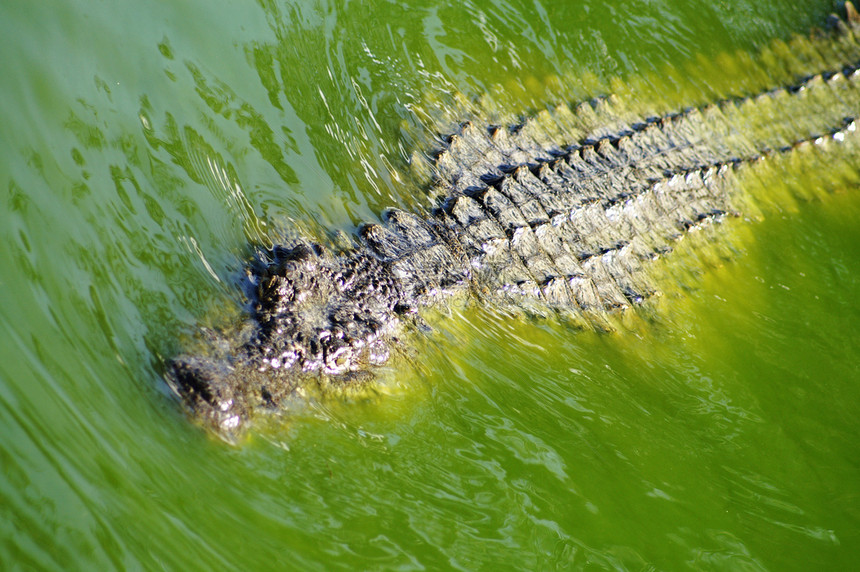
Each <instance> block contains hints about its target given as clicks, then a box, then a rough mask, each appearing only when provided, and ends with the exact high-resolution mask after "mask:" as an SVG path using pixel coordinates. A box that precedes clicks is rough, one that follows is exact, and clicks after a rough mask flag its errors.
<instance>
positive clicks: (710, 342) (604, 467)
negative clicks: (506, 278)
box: [0, 0, 860, 569]
mask: <svg viewBox="0 0 860 572" xmlns="http://www.w3.org/2000/svg"><path fill="white" fill-rule="evenodd" d="M829 9H830V6H829V4H827V3H821V2H818V1H814V0H808V1H804V2H801V3H788V2H779V1H777V2H770V3H767V4H765V5H761V4H760V3H750V2H741V3H734V4H733V5H732V6H722V5H720V4H717V5H701V4H700V3H693V2H686V1H681V0H677V1H673V2H670V1H661V2H649V3H636V2H621V3H619V2H590V1H586V2H566V1H564V2H561V1H559V2H551V1H548V0H547V1H542V2H532V1H530V0H529V1H519V0H504V1H503V0H493V1H491V2H484V3H480V4H479V3H475V2H465V3H447V4H446V3H442V2H436V1H430V0H421V1H411V2H408V3H403V2H397V3H395V2H375V3H356V2H324V1H302V2H299V1H297V2H288V1H280V2H279V1H261V2H258V3H257V4H256V5H253V6H252V5H248V4H241V5H240V4H238V3H233V2H205V3H203V2H188V3H173V2H163V1H159V0H148V1H144V2H136V3H115V4H113V5H110V6H93V5H90V4H89V3H88V4H84V3H79V2H75V1H74V0H66V1H63V2H54V3H44V4H42V3H31V2H16V1H13V2H6V3H4V4H3V6H2V8H0V32H2V34H0V37H2V38H3V39H2V40H0V42H2V44H0V45H2V47H3V48H4V49H3V53H4V54H6V55H5V57H4V78H5V81H4V90H3V94H2V95H0V131H2V133H3V137H2V138H0V150H2V154H0V156H2V157H3V159H2V160H0V185H2V189H3V191H2V193H0V201H2V202H0V205H2V208H0V239H2V244H3V247H2V248H0V437H2V439H0V443H2V445H0V466H2V467H3V471H2V477H0V515H2V518H0V539H2V540H0V562H2V563H3V564H4V567H5V568H9V569H116V568H144V569H155V568H169V569H212V568H214V567H220V568H237V569H271V568H273V567H278V568H283V567H290V568H300V569H306V568H318V569H321V568H326V569H327V568H330V567H341V568H345V567H350V568H384V569H389V568H395V567H402V568H422V567H425V568H431V569H435V568H439V569H447V568H464V569H474V568H483V567H489V566H492V565H493V564H497V565H499V566H502V567H505V568H529V569H543V568H551V567H562V568H584V567H587V566H592V567H598V568H618V569H627V568H631V569H642V568H645V567H653V568H658V569H682V568H690V569H703V568H705V569H737V568H748V569H796V568H808V567H809V566H808V563H815V564H817V565H819V566H821V567H824V568H830V569H846V568H848V567H850V565H851V564H853V563H856V561H857V559H858V543H857V534H856V531H857V530H858V529H860V527H858V524H860V523H858V506H860V497H858V493H857V492H856V491H857V490H858V489H857V486H856V484H857V482H858V477H860V475H858V473H857V468H856V466H855V463H853V461H852V460H853V459H855V458H856V453H857V447H856V435H857V429H858V427H857V420H856V411H857V410H858V405H860V403H858V401H860V397H858V395H860V394H858V392H857V389H856V387H855V385H856V384H855V383H853V382H854V381H855V380H856V379H857V378H858V367H857V365H856V364H857V363H860V360H858V355H857V352H858V349H857V348H858V347H860V343H858V342H860V331H858V326H857V325H858V324H860V319H858V318H860V316H858V309H857V305H856V299H857V295H858V292H860V283H858V276H860V274H858V271H857V270H858V267H860V259H858V258H857V251H856V248H855V245H856V243H857V240H858V236H857V229H856V224H855V223H856V220H857V218H858V215H860V212H858V201H857V198H856V194H855V193H853V190H850V189H849V190H844V191H843V192H840V193H837V194H836V195H834V196H829V197H826V198H824V199H819V200H817V201H816V202H814V203H813V204H803V203H802V202H801V203H799V204H798V205H796V206H795V207H792V208H790V209H786V210H785V212H784V213H782V212H779V211H776V212H775V214H773V215H771V216H769V217H768V220H767V221H766V222H764V223H759V224H757V225H747V226H744V227H743V228H740V229H738V237H740V238H739V240H738V244H734V243H733V244H732V245H730V246H731V247H730V248H728V247H727V251H726V253H721V254H719V255H718V256H715V257H714V259H713V260H712V261H710V262H708V261H706V264H705V266H706V267H707V268H708V271H707V272H704V273H702V275H701V276H699V277H698V282H697V283H696V284H693V285H690V286H689V287H686V289H684V290H683V293H684V295H683V296H677V297H676V296H667V297H666V298H667V299H665V300H662V301H660V302H659V303H660V304H662V306H661V307H660V308H658V310H660V311H659V312H657V313H656V317H654V316H651V315H643V316H639V317H635V318H633V319H630V320H627V321H626V322H623V323H622V324H621V326H622V327H619V328H618V331H617V332H615V333H611V334H595V333H590V332H578V331H576V330H575V329H574V328H572V327H570V326H569V325H567V324H562V323H558V321H557V320H555V319H547V320H534V319H529V318H524V317H522V316H511V315H508V314H506V313H504V312H503V311H501V310H500V309H493V308H481V307H467V308H462V309H456V310H454V311H453V312H452V315H451V316H446V317H443V319H440V320H437V321H435V322H434V324H433V325H434V328H435V330H434V332H433V333H432V334H431V335H429V336H417V339H416V341H415V343H416V347H415V348H413V349H408V348H407V349H404V351H403V356H402V358H403V359H402V360H401V361H400V362H399V365H398V367H397V368H394V369H391V370H390V371H389V372H388V373H387V375H389V377H390V385H389V386H387V388H386V391H384V392H383V394H381V395H379V396H378V397H376V398H367V399H363V400H357V401H355V402H339V403H315V404H312V405H311V406H309V407H308V408H306V409H304V410H301V411H299V412H297V413H296V415H295V417H294V418H292V419H291V420H290V421H289V422H288V423H286V424H285V425H284V426H281V427H278V428H273V429H272V430H271V431H263V432H260V433H258V434H255V435H254V436H252V438H251V439H250V441H249V442H248V443H246V444H244V446H242V447H237V448H229V447H226V446H225V445H223V444H222V443H220V442H214V441H212V440H211V439H209V438H208V437H207V436H206V435H205V434H203V433H202V432H200V431H198V430H197V428H195V427H193V426H192V425H190V424H189V423H188V422H187V421H186V419H184V417H183V416H182V414H181V411H180V408H179V406H178V404H177V403H175V402H174V401H173V399H172V398H171V397H170V396H169V395H168V392H167V391H166V389H165V387H164V384H163V382H162V381H161V372H162V367H163V363H164V360H166V359H168V358H169V356H170V355H172V354H173V353H174V352H175V351H176V349H177V347H179V345H180V344H181V343H182V340H183V339H184V338H185V337H187V336H190V335H192V334H193V333H195V332H196V331H197V329H198V328H199V327H201V326H202V325H209V324H211V323H213V322H216V323H217V322H218V321H219V320H223V319H225V317H226V318H227V319H229V317H230V316H232V315H234V314H235V313H236V312H237V311H239V310H240V309H241V307H242V304H243V300H242V297H241V292H240V291H239V289H238V288H237V287H236V281H237V278H238V276H239V275H240V274H241V268H242V265H243V263H244V260H245V259H246V258H247V257H248V256H249V255H250V253H251V252H252V251H253V248H254V247H256V246H259V245H265V244H268V243H269V242H270V241H273V240H277V239H278V238H279V237H280V236H281V234H282V233H289V232H296V231H297V229H298V231H300V232H303V233H308V234H312V235H316V236H323V235H325V234H326V233H332V232H334V231H337V230H346V231H350V230H352V228H354V225H356V224H357V223H359V222H361V221H366V220H373V219H374V218H375V217H377V216H378V215H379V213H380V212H381V209H382V208H384V207H387V206H390V205H400V206H407V207H414V206H416V205H418V204H426V198H427V195H426V193H424V189H423V188H421V187H419V186H416V185H415V180H414V178H413V176H412V174H411V173H410V172H409V169H408V166H407V162H408V160H409V159H410V157H411V155H412V153H413V152H419V153H420V152H426V151H428V150H430V148H431V147H432V142H433V140H434V139H435V138H437V137H439V136H443V134H444V133H443V132H444V126H445V125H451V124H454V123H456V122H458V121H462V120H463V113H468V112H469V110H473V111H474V110H483V111H482V113H483V112H484V111H486V110H491V111H492V112H493V113H496V114H497V115H496V117H497V118H498V119H499V120H504V121H508V120H510V121H511V122H514V121H517V120H518V119H519V118H520V117H521V114H522V113H524V112H528V111H532V110H535V109H538V108H540V107H541V106H542V105H546V104H547V101H545V100H546V98H552V97H555V98H557V99H564V100H567V99H576V97H578V96H580V95H583V94H587V93H589V89H593V88H594V86H599V85H606V84H607V82H608V81H609V80H610V79H611V78H612V77H614V76H621V77H622V78H625V80H624V81H625V82H626V78H633V77H639V76H642V77H644V76H647V75H648V74H649V73H652V74H659V73H661V72H662V70H664V69H665V66H666V65H667V64H669V63H674V64H678V65H679V69H685V68H684V67H683V66H684V65H687V66H690V64H689V63H688V62H689V61H690V59H691V58H696V57H697V56H698V54H703V58H704V61H712V60H713V58H712V57H711V56H713V55H714V54H716V53H719V52H721V51H724V50H733V49H735V47H741V48H750V47H753V46H756V45H761V44H763V43H764V42H765V41H766V40H767V39H769V38H772V37H786V36H787V35H788V34H789V33H791V32H797V31H802V30H806V29H808V28H809V26H811V25H812V24H814V23H820V22H823V21H824V16H825V14H826V13H827V11H828V10H829ZM721 61H725V60H721ZM688 75H689V74H688ZM560 77H561V78H570V77H574V78H580V81H579V82H578V83H576V82H574V83H573V84H570V85H565V84H564V83H563V82H559V81H554V80H553V79H552V78H560ZM673 77H675V79H676V80H677V81H679V82H683V81H684V78H685V75H684V74H677V76H673ZM673 81H674V80H673ZM622 84H624V82H621V83H618V82H616V85H622ZM561 87H564V89H561ZM691 89H700V90H702V91H701V93H710V92H709V91H707V90H708V89H711V90H714V89H716V88H714V87H713V86H711V87H710V88H709V87H708V86H707V85H704V84H703V85H699V84H696V85H695V86H694V87H693V88H691ZM560 90H561V91H563V92H564V93H560V92H559V91H560ZM667 97H668V96H667ZM808 176H809V180H810V181H813V182H814V181H815V180H817V179H816V178H815V176H814V174H809V175H808ZM801 180H802V181H806V179H805V178H803V179H801ZM796 184H802V183H796ZM810 184H812V183H810ZM779 206H780V205H776V207H779ZM783 215H784V216H783ZM753 227H754V228H753ZM680 254H681V255H682V256H683V253H680ZM725 259H730V260H731V261H730V262H729V263H728V264H726V263H725ZM699 262H701V261H699ZM667 308H668V310H667Z"/></svg>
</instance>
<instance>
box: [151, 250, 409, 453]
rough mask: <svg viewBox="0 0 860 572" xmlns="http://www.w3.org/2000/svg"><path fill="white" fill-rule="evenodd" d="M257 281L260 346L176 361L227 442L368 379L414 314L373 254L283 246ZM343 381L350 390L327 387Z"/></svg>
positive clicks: (200, 411)
mask: <svg viewBox="0 0 860 572" xmlns="http://www.w3.org/2000/svg"><path fill="white" fill-rule="evenodd" d="M250 279H251V299H252V306H253V307H252V315H253V318H254V320H253V322H254V323H255V324H256V325H255V330H256V331H254V332H253V333H252V334H251V335H250V339H249V340H248V341H247V342H245V343H243V344H242V345H241V347H238V348H235V347H232V348H226V343H225V342H223V341H222V342H217V341H213V342H211V343H210V344H209V345H210V346H211V348H212V349H211V351H209V352H208V354H207V355H204V356H179V357H177V358H176V359H174V360H173V362H172V363H171V365H170V368H169V371H168V375H167V378H168V383H169V385H170V386H171V387H172V388H173V390H174V391H175V392H176V393H177V394H178V395H179V396H180V397H181V398H182V399H183V400H184V401H185V402H186V403H187V404H189V405H190V407H191V409H192V411H193V412H194V414H195V415H196V416H197V417H198V418H200V419H201V420H202V421H204V422H205V424H207V425H209V426H211V427H213V428H214V429H215V430H216V431H217V432H218V433H220V434H222V435H228V436H229V435H230V434H233V433H236V432H238V431H239V430H240V429H241V427H242V426H243V425H244V424H245V422H246V421H247V420H248V419H249V418H250V417H251V415H252V414H253V413H254V412H256V411H265V410H271V411H273V412H274V411H278V410H282V409H284V408H285V406H286V405H288V403H289V401H288V400H289V399H291V398H295V397H296V395H297V394H303V393H305V392H307V391H309V390H311V391H313V390H315V388H318V387H320V386H326V387H333V386H337V387H341V388H342V387H345V386H349V385H350V384H351V382H352V381H354V380H356V379H363V378H364V377H365V374H364V372H366V370H367V368H368V366H372V365H379V364H381V363H384V362H385V361H387V359H388V356H389V346H388V339H389V337H390V334H391V333H392V332H393V331H394V330H395V329H396V328H397V326H398V325H399V323H400V317H401V315H402V314H403V312H404V311H406V310H407V308H406V306H405V305H404V304H403V303H402V302H401V294H400V291H399V288H398V285H397V282H396V280H395V279H394V277H393V276H392V274H391V272H390V270H389V268H388V266H387V265H386V264H385V263H384V262H382V261H380V260H379V259H378V258H376V257H375V256H373V255H372V254H370V253H368V252H364V251H356V252H352V253H348V254H346V255H343V256H337V257H335V256H332V255H331V254H330V253H329V252H328V251H326V250H325V249H324V248H323V247H321V246H319V245H315V244H309V243H306V242H296V243H294V244H292V245H290V246H276V247H275V248H274V249H272V250H271V251H270V252H268V253H266V255H265V256H264V257H263V258H262V259H261V260H260V261H258V263H257V264H255V265H253V266H252V268H251V271H250ZM334 379H337V381H339V382H340V383H326V382H328V381H332V380H334ZM321 381H322V382H323V383H320V382H321Z"/></svg>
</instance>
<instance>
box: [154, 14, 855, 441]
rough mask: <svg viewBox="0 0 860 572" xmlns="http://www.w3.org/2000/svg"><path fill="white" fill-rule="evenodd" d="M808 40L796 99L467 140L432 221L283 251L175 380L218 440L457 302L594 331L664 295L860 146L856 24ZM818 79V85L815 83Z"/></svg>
mask: <svg viewBox="0 0 860 572" xmlns="http://www.w3.org/2000/svg"><path fill="white" fill-rule="evenodd" d="M847 10H848V13H849V23H848V24H844V23H841V22H840V23H838V25H835V26H834V29H833V30H831V31H830V32H828V35H827V36H826V37H825V36H821V37H817V38H815V39H813V40H809V41H808V42H807V43H808V45H809V46H811V47H813V48H815V50H818V49H819V48H821V49H823V50H824V53H823V54H820V57H818V58H811V57H807V58H806V60H808V61H806V60H805V63H804V65H805V66H806V67H805V68H804V67H802V66H801V71H802V70H804V69H805V70H806V71H805V72H802V73H798V74H797V76H798V77H797V78H796V82H795V83H793V84H791V85H788V86H781V87H776V88H773V89H769V90H766V91H761V92H759V93H755V94H751V95H747V96H745V97H736V98H731V99H725V100H722V101H719V102H716V103H711V104H708V105H703V106H694V107H690V108H687V109H684V110H679V111H677V112H673V113H664V114H661V115H644V116H643V115H637V114H636V113H633V112H631V111H629V110H627V109H625V107H624V105H623V103H622V104H619V103H618V102H616V101H615V100H613V99H612V98H603V99H597V100H594V101H592V102H588V103H585V104H582V105H580V106H578V107H577V108H576V109H573V110H572V109H571V108H569V107H568V106H566V105H560V106H558V107H554V108H553V109H551V110H547V111H544V112H541V113H540V114H537V115H535V116H534V117H533V118H531V119H530V120H527V121H526V122H525V123H524V124H522V125H520V126H517V127H515V128H499V127H482V126H478V125H477V124H475V123H474V122H470V123H466V124H464V125H463V126H462V127H461V129H460V130H459V131H458V132H457V133H456V134H455V135H452V136H451V137H449V138H448V139H447V140H446V145H445V148H444V149H442V150H441V152H439V153H438V155H437V157H436V159H435V161H434V162H433V172H434V174H435V177H436V183H435V187H434V190H435V191H436V192H437V193H438V195H440V200H439V203H438V207H437V208H435V209H433V210H431V211H430V212H426V213H421V214H412V213H407V212H404V211H400V210H393V211H390V212H389V213H387V214H386V217H385V222H384V223H383V224H369V225H366V226H364V227H362V228H361V229H360V231H359V233H358V237H357V240H356V248H355V249H353V250H351V251H349V252H344V253H340V254H338V255H335V254H332V253H330V252H329V251H328V250H327V249H325V248H324V247H322V246H320V245H316V244H310V243H307V242H303V241H294V242H293V243H291V244H287V245H284V246H278V247H275V248H274V249H272V251H271V252H270V253H268V255H267V256H266V257H265V259H264V260H261V261H258V262H257V263H256V264H254V265H252V266H251V268H250V271H249V275H250V281H251V288H252V296H251V298H252V304H253V309H252V316H251V317H252V324H253V326H252V328H251V330H250V331H248V332H247V334H246V336H245V337H244V338H242V339H238V338H237V339H229V340H223V341H221V342H219V343H217V344H213V349H212V351H211V352H209V353H207V354H206V355H202V356H180V357H178V358H176V359H175V360H174V362H173V363H172V365H171V369H170V373H169V380H170V383H171V385H172V386H173V387H174V389H175V390H176V392H177V393H178V394H179V395H180V396H181V397H182V398H183V399H184V400H185V402H186V403H187V404H188V405H189V406H190V408H191V409H192V411H193V412H194V413H195V414H196V415H197V416H198V417H199V418H201V419H203V420H204V421H206V422H208V423H209V424H210V425H211V426H213V427H214V428H215V429H216V430H218V431H220V432H222V433H223V434H229V433H231V432H234V431H236V430H238V429H240V428H241V427H242V426H243V425H244V424H245V423H246V421H248V420H249V419H250V418H252V417H253V416H254V414H255V413H256V412H258V411H278V410H280V409H282V408H283V407H285V406H287V405H289V404H290V403H291V402H292V401H293V400H294V399H295V397H296V396H297V395H299V394H301V393H302V392H303V391H304V389H305V387H306V386H307V383H308V380H311V382H314V380H319V379H323V378H324V379H325V380H326V381H327V382H328V383H330V384H333V385H335V386H349V385H350V384H354V383H360V382H361V380H362V379H363V377H364V376H363V374H364V372H366V371H367V370H368V368H370V367H372V366H374V365H377V364H381V363H384V362H385V361H386V360H387V359H388V355H389V352H390V350H391V344H392V342H393V341H394V340H395V339H396V338H397V336H398V334H399V332H400V331H401V330H402V327H403V325H404V324H405V323H409V322H412V321H415V320H420V318H419V314H420V311H421V309H422V308H425V307H428V306H432V305H435V304H438V303H440V302H444V301H445V300H447V299H449V298H450V297H452V296H456V295H459V294H463V295H474V296H478V297H482V298H487V299H492V300H495V301H500V302H503V303H505V304H513V305H517V306H525V307H528V308H541V309H552V310H555V311H560V312H564V313H567V314H569V315H572V316H574V317H575V318H576V319H577V320H580V321H583V322H585V323H594V322H596V321H599V320H600V316H601V314H603V313H605V312H613V311H620V310H622V309H624V308H627V307H629V306H631V305H636V304H639V303H641V302H642V301H643V300H646V299H647V298H649V297H650V296H652V295H654V294H655V293H657V292H658V291H659V289H660V285H659V284H655V283H654V281H653V278H652V276H650V275H649V262H650V261H652V260H655V259H657V258H660V257H662V256H663V255H665V254H667V253H669V252H670V251H671V249H672V244H673V243H674V242H675V241H677V240H678V239H680V238H681V237H683V236H684V234H685V233H688V232H690V231H692V230H695V229H698V228H701V227H703V226H707V225H711V224H712V223H715V222H719V221H720V220H721V219H722V218H724V217H726V216H736V215H738V214H742V213H743V212H744V205H745V204H747V197H746V196H745V195H744V188H743V184H741V183H740V182H739V181H738V180H737V179H738V178H739V173H743V172H744V171H746V170H754V169H755V168H756V165H757V164H759V163H762V162H765V161H768V160H779V159H780V157H787V156H792V155H795V154H802V153H807V152H816V151H815V148H816V147H817V146H820V145H821V144H824V143H828V142H831V143H834V144H836V145H840V146H843V147H850V146H852V145H855V143H854V142H853V137H854V135H853V134H854V132H855V130H856V128H855V123H854V118H855V117H858V116H860V72H858V69H857V67H856V66H857V65H858V63H860V46H858V45H857V42H856V41H855V39H854V33H855V32H854V29H855V26H856V24H855V22H856V18H855V15H854V12H853V8H851V6H850V5H848V8H847ZM816 64H818V66H819V67H818V68H813V69H808V68H810V67H811V66H814V65H816Z"/></svg>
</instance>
